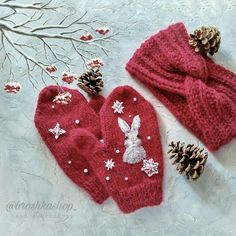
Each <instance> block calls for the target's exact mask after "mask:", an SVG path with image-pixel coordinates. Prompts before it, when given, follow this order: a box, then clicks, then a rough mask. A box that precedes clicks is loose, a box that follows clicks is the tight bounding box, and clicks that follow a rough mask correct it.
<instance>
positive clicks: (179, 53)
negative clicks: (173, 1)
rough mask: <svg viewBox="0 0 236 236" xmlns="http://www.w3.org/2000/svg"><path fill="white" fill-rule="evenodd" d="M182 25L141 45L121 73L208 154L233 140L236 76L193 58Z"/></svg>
mask: <svg viewBox="0 0 236 236" xmlns="http://www.w3.org/2000/svg"><path fill="white" fill-rule="evenodd" d="M188 39H189V36H188V33H187V31H186V28H185V26H184V24H183V23H177V24H173V25H171V26H169V27H168V28H167V29H164V30H161V31H160V32H159V33H157V34H155V35H153V36H151V37H150V38H149V39H148V40H146V41H145V42H144V43H142V45H141V47H140V48H139V49H138V50H137V51H136V52H135V53H134V55H133V56H132V58H131V59H130V60H129V62H128V63H127V65H126V69H127V70H128V71H129V73H130V74H132V75H133V76H134V77H135V78H136V79H138V80H140V81H141V82H143V83H144V85H145V86H147V87H148V88H149V89H150V91H151V92H152V93H153V94H154V95H155V96H156V97H157V98H158V99H159V100H160V101H161V102H162V103H163V104H164V105H165V106H166V107H167V108H168V109H169V110H170V111H171V112H172V113H173V114H174V115H175V116H176V117H177V118H178V119H179V121H180V122H181V123H182V124H183V125H184V126H186V127H187V128H188V129H189V130H190V131H192V132H193V133H194V134H195V135H196V136H197V137H198V138H199V139H200V140H201V141H202V142H203V143H204V144H205V145H206V146H207V147H208V149H209V150H211V151H214V150H217V149H219V148H220V147H221V146H222V145H224V144H226V143H228V142H229V141H231V140H232V139H233V138H234V137H235V136H236V75H235V74H234V73H233V72H231V71H229V70H227V69H225V68H224V67H222V66H220V65H217V64H215V63H214V62H213V60H212V59H210V58H209V57H207V56H203V55H201V54H199V53H196V52H195V51H194V49H193V48H192V47H191V46H189V44H188Z"/></svg>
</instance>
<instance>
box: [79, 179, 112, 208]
mask: <svg viewBox="0 0 236 236" xmlns="http://www.w3.org/2000/svg"><path fill="white" fill-rule="evenodd" d="M81 187H83V188H84V189H85V190H86V191H87V192H88V193H89V195H90V196H91V197H92V199H93V200H94V201H95V202H97V203H98V204H102V203H103V202H104V201H105V200H106V199H107V198H108V197H109V194H108V193H107V191H106V189H105V187H104V186H103V185H102V184H101V182H100V181H99V180H98V178H97V177H94V178H90V180H89V181H85V182H83V184H81Z"/></svg>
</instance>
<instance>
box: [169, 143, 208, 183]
mask: <svg viewBox="0 0 236 236" xmlns="http://www.w3.org/2000/svg"><path fill="white" fill-rule="evenodd" d="M169 147H170V150H169V151H168V153H169V154H170V157H169V158H170V159H171V163H172V164H173V165H175V164H176V165H177V168H176V170H178V171H179V173H180V174H181V175H184V176H186V177H187V179H191V180H197V179H198V178H199V177H200V175H201V174H202V172H203V170H204V166H205V163H206V161H207V158H208V153H207V152H204V148H200V147H198V146H195V145H194V144H188V145H187V146H185V144H184V143H180V141H178V142H177V143H174V142H171V144H169Z"/></svg>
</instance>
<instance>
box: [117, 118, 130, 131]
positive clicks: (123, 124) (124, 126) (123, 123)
mask: <svg viewBox="0 0 236 236" xmlns="http://www.w3.org/2000/svg"><path fill="white" fill-rule="evenodd" d="M118 125H119V127H120V129H121V130H122V132H123V133H125V134H126V133H128V132H129V131H130V127H129V125H128V124H127V122H126V121H124V120H123V119H121V118H120V117H119V118H118Z"/></svg>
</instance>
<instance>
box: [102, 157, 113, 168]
mask: <svg viewBox="0 0 236 236" xmlns="http://www.w3.org/2000/svg"><path fill="white" fill-rule="evenodd" d="M104 163H105V167H106V168H107V170H110V169H112V168H113V167H115V162H114V161H113V160H112V159H110V160H107V161H104Z"/></svg>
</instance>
